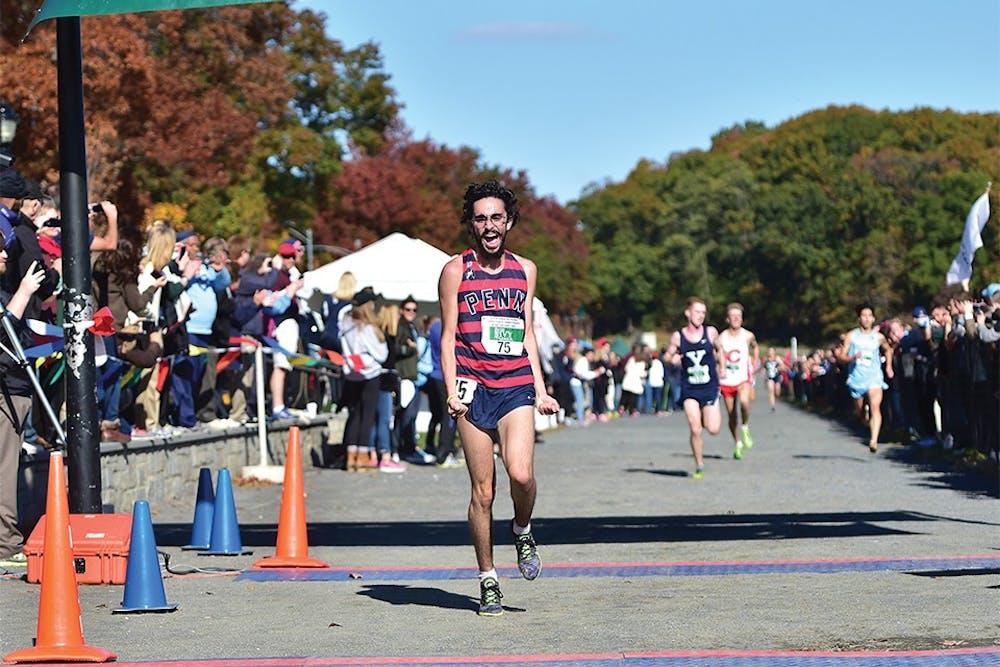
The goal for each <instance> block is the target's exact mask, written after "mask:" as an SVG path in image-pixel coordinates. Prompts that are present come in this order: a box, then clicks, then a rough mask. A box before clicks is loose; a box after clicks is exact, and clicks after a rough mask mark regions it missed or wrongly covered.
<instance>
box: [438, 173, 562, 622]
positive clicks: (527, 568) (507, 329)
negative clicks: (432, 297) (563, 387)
mask: <svg viewBox="0 0 1000 667" xmlns="http://www.w3.org/2000/svg"><path fill="white" fill-rule="evenodd" d="M518 217H519V212H518V205H517V197H516V196H515V194H514V193H513V191H511V190H510V189H508V188H506V187H504V186H503V185H501V184H500V183H498V182H497V181H487V182H485V183H478V184H477V183H474V184H472V185H470V186H469V187H468V189H467V190H466V191H465V203H464V205H463V207H462V219H461V222H462V224H464V225H466V226H467V228H468V231H469V235H470V236H471V237H472V247H471V248H469V249H468V250H466V251H465V252H463V253H462V254H461V255H460V256H459V257H456V258H454V259H452V260H451V261H449V262H448V263H447V264H446V265H445V266H444V269H442V271H441V278H440V281H439V283H438V296H439V298H440V301H441V325H442V329H441V372H442V375H443V376H444V385H445V389H446V390H447V391H448V397H447V403H448V412H449V413H450V414H451V415H452V416H453V417H454V418H455V420H456V421H457V425H458V432H459V434H460V435H461V438H462V447H463V449H464V450H465V461H466V465H467V467H468V470H469V478H470V481H471V484H472V498H471V501H470V503H469V530H470V532H471V534H472V545H473V547H474V549H475V551H476V560H477V562H478V564H479V582H480V584H479V592H480V603H479V614H480V616H499V615H501V614H503V606H502V604H501V602H500V599H501V598H502V597H503V595H501V593H500V584H499V578H498V576H497V571H496V568H495V567H494V563H493V500H494V494H495V491H496V469H495V467H494V462H493V443H494V442H495V441H497V442H499V445H500V455H501V457H502V459H503V462H504V466H505V467H506V469H507V476H508V477H509V478H510V495H511V498H512V500H513V501H514V519H513V521H512V522H511V530H512V531H513V533H514V546H515V548H516V551H517V566H518V569H519V570H520V571H521V575H522V576H523V577H524V578H525V579H529V580H530V579H534V578H535V577H537V576H538V574H539V573H540V572H541V569H542V564H541V561H540V560H539V558H538V550H537V549H536V546H535V539H534V537H533V536H532V534H531V513H532V510H533V509H534V505H535V494H536V483H535V475H534V461H533V458H534V445H535V417H534V413H535V410H536V409H537V410H538V411H539V412H540V413H541V414H543V415H551V414H555V413H557V412H558V411H559V403H558V402H557V401H556V400H555V399H554V398H552V397H551V396H549V395H548V393H547V392H546V389H545V380H544V378H543V376H542V369H541V363H540V361H539V357H538V347H537V343H536V341H535V334H534V327H533V325H532V312H531V304H532V301H533V300H534V297H535V280H536V276H537V269H536V267H535V264H534V263H533V262H531V261H530V260H528V259H525V258H524V257H519V256H517V255H515V254H514V253H512V252H510V251H508V250H506V241H507V233H508V232H509V231H510V230H511V229H512V228H513V227H514V225H516V224H517V221H518Z"/></svg>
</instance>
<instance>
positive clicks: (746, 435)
mask: <svg viewBox="0 0 1000 667" xmlns="http://www.w3.org/2000/svg"><path fill="white" fill-rule="evenodd" d="M740 442H741V443H742V444H743V446H744V447H746V448H747V449H752V448H753V436H751V435H750V427H749V426H744V427H743V432H742V433H740Z"/></svg>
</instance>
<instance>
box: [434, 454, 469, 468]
mask: <svg viewBox="0 0 1000 667" xmlns="http://www.w3.org/2000/svg"><path fill="white" fill-rule="evenodd" d="M437 467H438V468H441V469H444V470H450V469H452V468H462V467H465V463H464V462H463V461H462V460H461V459H458V458H456V457H455V455H454V454H449V455H448V456H447V457H446V458H445V460H444V461H441V463H439V464H437Z"/></svg>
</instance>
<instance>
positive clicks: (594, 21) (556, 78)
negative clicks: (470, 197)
mask: <svg viewBox="0 0 1000 667" xmlns="http://www.w3.org/2000/svg"><path fill="white" fill-rule="evenodd" d="M295 7H296V8H297V9H303V8H305V7H308V8H311V9H314V10H316V11H320V12H323V13H325V14H326V15H327V33H328V34H329V35H330V36H331V37H333V38H336V39H339V40H341V41H342V42H343V43H344V44H345V45H346V46H348V47H353V46H357V45H358V44H360V43H362V42H365V41H373V42H375V43H377V44H378V45H379V48H380V50H381V52H382V54H383V57H384V59H385V69H386V71H387V72H388V73H389V74H390V75H391V76H392V80H391V83H392V85H393V86H394V88H395V89H396V91H397V93H398V99H399V100H400V101H401V102H402V103H403V104H404V105H405V109H404V110H403V112H402V116H403V119H404V120H405V122H406V124H407V125H408V126H409V127H410V128H411V129H412V130H413V134H414V137H415V138H417V139H423V138H427V137H429V138H430V139H432V140H434V141H435V142H437V143H439V144H445V145H447V146H450V147H453V148H457V147H459V146H471V147H473V148H476V149H478V150H479V151H480V154H481V156H482V159H483V160H484V161H485V162H486V163H487V164H491V165H500V166H502V167H509V168H512V169H515V170H520V169H523V170H525V171H526V172H527V174H528V178H529V180H530V181H531V183H532V185H533V186H534V187H535V189H536V190H537V192H538V193H539V194H542V195H545V194H552V195H554V196H555V197H556V198H557V199H558V200H559V201H560V202H562V203H566V202H567V201H569V200H572V199H575V198H577V197H578V196H579V195H580V192H581V190H582V189H583V188H584V187H586V186H587V185H588V184H591V183H602V182H604V181H606V180H611V181H615V182H617V181H621V180H623V179H624V178H625V176H626V175H627V174H628V173H629V171H631V170H632V168H633V167H634V166H635V165H636V163H637V162H638V161H639V160H640V159H643V158H647V159H651V160H655V161H658V162H663V161H665V160H666V159H667V157H668V156H669V155H670V154H671V153H674V152H677V151H686V150H689V149H692V148H702V149H705V148H708V147H709V144H710V141H711V137H712V135H714V134H716V133H717V132H718V131H719V130H721V129H723V128H726V127H730V126H732V125H734V124H737V123H742V122H745V121H747V120H757V121H762V122H764V123H766V124H767V125H768V126H769V127H773V126H775V125H777V124H779V123H781V122H782V121H785V120H787V119H789V118H793V117H796V116H799V115H801V114H803V113H805V112H807V111H811V110H814V109H819V108H825V107H827V106H829V105H831V104H833V105H848V104H861V105H864V106H867V107H869V108H873V109H890V110H905V109H912V108H914V107H918V106H929V107H933V108H937V109H944V108H949V109H953V110H955V111H962V112H995V111H1000V0H946V1H942V0H911V1H908V2H902V1H899V0H842V1H822V0H798V1H794V2H792V1H784V0H781V1H777V0H776V1H773V2H769V1H767V0H758V1H757V2H750V1H747V0H743V1H742V2H737V1H734V0H722V1H714V2H713V1H709V2H698V1H696V0H688V1H685V2H679V1H673V0H576V1H569V0H534V1H530V0H509V1H506V2H489V3H486V2H477V1H475V0H473V1H471V2H470V1H465V2H463V1H460V0H304V1H303V0H298V1H297V2H296V4H295Z"/></svg>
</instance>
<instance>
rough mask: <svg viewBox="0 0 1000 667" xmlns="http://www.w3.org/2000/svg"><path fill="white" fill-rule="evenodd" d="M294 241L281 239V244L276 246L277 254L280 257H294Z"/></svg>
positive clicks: (295, 249)
mask: <svg viewBox="0 0 1000 667" xmlns="http://www.w3.org/2000/svg"><path fill="white" fill-rule="evenodd" d="M296 243H297V242H296V241H282V242H281V245H280V246H278V254H279V255H281V256H282V257H295V253H296V251H297V250H298V249H297V248H296V247H295V244H296ZM299 245H301V244H299Z"/></svg>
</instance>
